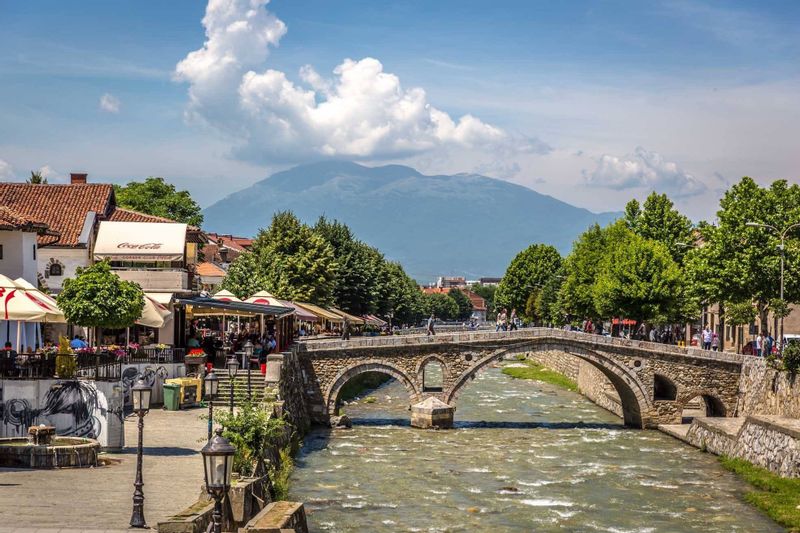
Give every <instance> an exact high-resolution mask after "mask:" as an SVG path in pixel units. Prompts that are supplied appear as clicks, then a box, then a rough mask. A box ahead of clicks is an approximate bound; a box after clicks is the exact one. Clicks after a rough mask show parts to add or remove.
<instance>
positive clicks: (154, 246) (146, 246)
mask: <svg viewBox="0 0 800 533" xmlns="http://www.w3.org/2000/svg"><path fill="white" fill-rule="evenodd" d="M163 245H164V244H163V243H160V242H144V243H141V244H134V243H131V242H121V243H119V244H118V245H117V248H125V249H127V250H160V249H161V247H162V246H163Z"/></svg>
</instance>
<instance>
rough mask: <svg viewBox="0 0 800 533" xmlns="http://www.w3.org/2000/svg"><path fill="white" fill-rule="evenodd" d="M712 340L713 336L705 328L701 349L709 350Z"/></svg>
mask: <svg viewBox="0 0 800 533" xmlns="http://www.w3.org/2000/svg"><path fill="white" fill-rule="evenodd" d="M713 339H714V336H713V334H712V333H711V328H709V327H708V326H706V329H704V330H703V349H704V350H710V349H711V341H712V340H713Z"/></svg>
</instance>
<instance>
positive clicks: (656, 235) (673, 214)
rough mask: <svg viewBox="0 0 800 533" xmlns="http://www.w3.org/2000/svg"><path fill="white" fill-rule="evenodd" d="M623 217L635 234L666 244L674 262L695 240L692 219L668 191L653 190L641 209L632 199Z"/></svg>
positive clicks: (680, 257) (679, 259)
mask: <svg viewBox="0 0 800 533" xmlns="http://www.w3.org/2000/svg"><path fill="white" fill-rule="evenodd" d="M624 220H625V224H626V225H627V226H628V229H630V230H631V231H632V232H634V233H635V234H637V235H639V236H640V237H644V238H645V239H650V240H654V241H658V242H660V243H662V244H663V245H664V246H666V247H667V249H668V250H669V252H670V255H671V256H672V259H674V260H675V262H677V263H681V262H682V261H683V256H684V255H685V254H686V252H687V251H688V250H689V248H690V247H689V246H688V245H689V243H691V242H692V240H693V239H692V222H691V221H690V220H689V219H688V218H687V217H685V216H684V215H682V214H681V213H680V212H679V211H678V210H677V209H675V206H674V204H673V203H672V200H670V199H669V197H668V196H667V195H666V194H658V193H656V192H652V193H650V195H649V196H648V197H647V199H646V200H645V202H644V206H643V207H641V208H640V207H639V202H637V201H636V200H631V201H630V202H628V205H626V206H625V217H624Z"/></svg>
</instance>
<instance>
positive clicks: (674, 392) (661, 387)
mask: <svg viewBox="0 0 800 533" xmlns="http://www.w3.org/2000/svg"><path fill="white" fill-rule="evenodd" d="M677 399H678V387H677V386H676V385H675V384H674V383H673V382H672V380H671V379H669V378H668V377H667V376H662V375H661V374H655V375H653V400H666V401H671V402H674V401H675V400H677Z"/></svg>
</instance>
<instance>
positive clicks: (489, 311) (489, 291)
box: [469, 283, 497, 320]
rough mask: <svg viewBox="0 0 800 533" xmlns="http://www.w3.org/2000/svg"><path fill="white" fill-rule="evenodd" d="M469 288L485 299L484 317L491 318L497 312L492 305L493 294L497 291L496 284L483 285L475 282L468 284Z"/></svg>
mask: <svg viewBox="0 0 800 533" xmlns="http://www.w3.org/2000/svg"><path fill="white" fill-rule="evenodd" d="M469 290H471V291H472V292H474V293H475V294H477V295H478V296H480V297H481V298H483V299H484V300H485V301H486V318H487V319H490V320H491V319H493V318H494V317H495V315H496V314H497V312H496V310H495V305H494V296H495V293H496V292H497V285H483V284H481V283H475V284H473V285H471V286H470V288H469Z"/></svg>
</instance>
